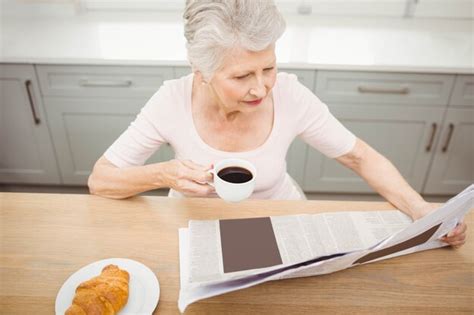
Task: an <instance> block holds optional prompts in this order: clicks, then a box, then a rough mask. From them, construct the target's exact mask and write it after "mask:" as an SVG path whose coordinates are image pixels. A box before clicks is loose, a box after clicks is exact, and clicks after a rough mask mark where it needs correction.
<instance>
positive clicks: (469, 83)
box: [449, 75, 474, 107]
mask: <svg viewBox="0 0 474 315" xmlns="http://www.w3.org/2000/svg"><path fill="white" fill-rule="evenodd" d="M449 105H450V106H462V107H465V106H470V107H474V75H458V76H457V77H456V81H455V83H454V90H453V94H452V96H451V101H450V102H449Z"/></svg>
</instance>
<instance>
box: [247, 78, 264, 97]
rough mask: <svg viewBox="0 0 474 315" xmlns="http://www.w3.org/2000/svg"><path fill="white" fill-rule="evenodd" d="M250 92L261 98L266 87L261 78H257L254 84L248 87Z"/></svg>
mask: <svg viewBox="0 0 474 315" xmlns="http://www.w3.org/2000/svg"><path fill="white" fill-rule="evenodd" d="M250 94H252V95H254V96H255V97H257V98H262V97H264V96H265V95H266V94H267V89H266V88H265V84H264V82H263V80H261V79H260V80H259V79H257V81H256V84H255V85H254V86H253V87H252V88H251V89H250Z"/></svg>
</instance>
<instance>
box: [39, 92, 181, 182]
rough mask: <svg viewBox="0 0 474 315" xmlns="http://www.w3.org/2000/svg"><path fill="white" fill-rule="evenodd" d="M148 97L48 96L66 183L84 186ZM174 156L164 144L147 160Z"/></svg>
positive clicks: (49, 111)
mask: <svg viewBox="0 0 474 315" xmlns="http://www.w3.org/2000/svg"><path fill="white" fill-rule="evenodd" d="M145 102H146V100H145V99H143V100H140V99H130V100H100V101H99V100H94V99H92V100H78V99H64V98H56V97H54V98H46V99H45V106H46V110H47V113H48V118H49V122H50V127H51V132H52V136H53V139H54V143H55V147H56V154H57V156H58V160H59V166H60V168H61V173H62V177H63V182H64V183H65V184H74V185H75V184H77V185H83V184H86V183H87V178H88V176H89V174H90V172H91V170H92V167H93V166H94V163H95V162H96V161H97V159H98V158H99V157H100V156H102V154H103V153H104V152H105V150H107V148H108V147H109V146H110V145H111V144H112V143H113V142H114V141H115V140H116V139H117V138H118V137H119V136H120V134H121V133H122V132H123V131H125V130H126V129H127V127H128V126H129V124H130V123H131V122H132V121H133V120H134V119H135V117H136V115H137V113H138V112H139V111H140V109H141V108H142V107H143V105H144V104H145ZM173 156H174V154H173V152H172V150H171V147H170V146H169V145H163V146H162V147H161V148H160V150H159V151H158V152H156V153H155V154H154V155H153V157H152V158H150V160H149V161H148V163H153V162H159V161H164V160H168V159H170V158H172V157H173Z"/></svg>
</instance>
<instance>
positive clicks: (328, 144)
mask: <svg viewBox="0 0 474 315" xmlns="http://www.w3.org/2000/svg"><path fill="white" fill-rule="evenodd" d="M289 81H290V82H289V84H288V86H289V89H290V91H291V94H292V98H293V101H294V102H295V103H296V104H295V105H296V106H298V108H299V109H301V113H302V115H301V116H300V119H299V121H298V135H299V136H300V137H301V138H302V139H303V140H304V141H305V142H306V143H308V144H309V145H310V146H312V147H313V148H315V149H316V150H318V151H320V152H321V153H323V154H324V155H326V156H327V157H329V158H336V157H339V156H341V155H344V154H346V153H348V152H349V151H351V150H352V149H353V147H354V145H355V141H356V137H355V135H354V134H353V133H352V132H350V131H349V130H348V129H347V128H346V127H344V125H342V124H341V122H340V121H339V120H337V119H336V118H335V117H334V116H333V115H332V114H331V112H330V111H329V109H328V107H327V105H326V104H324V103H323V102H321V101H320V100H319V98H318V97H317V96H316V95H314V94H313V92H311V91H310V90H309V89H308V88H307V87H305V86H304V85H303V84H301V83H300V82H298V80H297V78H296V76H294V75H289Z"/></svg>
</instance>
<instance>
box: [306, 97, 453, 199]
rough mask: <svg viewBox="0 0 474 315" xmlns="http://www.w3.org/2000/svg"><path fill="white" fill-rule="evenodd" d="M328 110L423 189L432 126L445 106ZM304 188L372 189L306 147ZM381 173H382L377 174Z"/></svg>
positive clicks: (438, 121)
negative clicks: (432, 107)
mask: <svg viewBox="0 0 474 315" xmlns="http://www.w3.org/2000/svg"><path fill="white" fill-rule="evenodd" d="M330 110H331V112H332V113H333V114H334V115H335V116H336V117H337V118H338V119H339V120H340V121H341V122H342V123H343V124H344V125H345V126H346V127H347V128H348V129H349V130H351V131H352V132H353V133H354V134H355V135H356V136H357V137H359V138H361V139H363V140H364V141H365V142H367V143H368V144H370V145H371V146H372V147H374V148H375V149H376V150H377V151H378V152H380V153H381V154H383V155H384V156H386V157H387V158H388V159H389V160H390V161H391V162H392V163H393V164H394V165H395V166H396V167H397V168H398V170H399V171H400V173H401V174H402V175H403V176H404V177H405V179H406V180H407V181H408V182H409V183H410V184H411V185H412V186H413V187H414V188H415V189H416V190H417V191H421V189H422V188H423V183H424V179H425V177H426V174H427V171H428V168H429V163H430V160H431V155H432V151H433V146H434V144H435V143H436V142H437V141H438V138H437V134H436V133H435V130H434V127H433V126H434V125H436V126H439V125H440V124H441V122H442V118H443V114H444V109H443V108H435V109H431V110H429V111H426V109H424V108H407V109H404V110H400V108H399V107H397V106H370V105H364V106H361V105H332V106H330ZM304 173H305V177H304V184H303V187H304V190H305V191H308V192H351V193H354V192H357V193H366V192H372V189H371V188H370V187H369V186H368V185H367V184H366V183H365V181H364V180H363V179H362V178H361V177H360V176H358V175H357V174H355V173H354V172H352V171H351V170H349V169H347V168H346V167H344V166H342V165H341V164H339V163H338V162H337V161H336V160H334V159H329V158H327V157H325V156H323V155H322V154H321V153H319V152H318V151H316V150H314V149H313V148H309V149H308V150H307V158H306V169H305V172H304ZM380 176H383V174H380Z"/></svg>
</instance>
